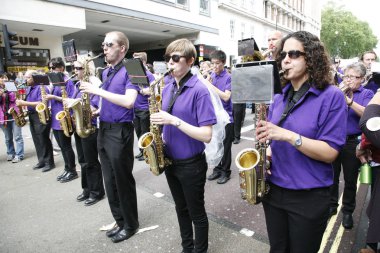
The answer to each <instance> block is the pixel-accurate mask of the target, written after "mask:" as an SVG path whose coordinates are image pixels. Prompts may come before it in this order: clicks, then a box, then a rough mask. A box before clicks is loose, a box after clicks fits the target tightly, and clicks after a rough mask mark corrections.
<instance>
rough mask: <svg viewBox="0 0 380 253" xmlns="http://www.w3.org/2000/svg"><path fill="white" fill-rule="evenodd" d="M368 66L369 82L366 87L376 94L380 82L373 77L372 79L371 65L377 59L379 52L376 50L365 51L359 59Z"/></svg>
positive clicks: (367, 75) (367, 77)
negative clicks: (376, 81)
mask: <svg viewBox="0 0 380 253" xmlns="http://www.w3.org/2000/svg"><path fill="white" fill-rule="evenodd" d="M359 60H360V61H361V62H362V63H363V64H364V65H365V67H366V68H367V73H366V76H365V77H366V79H367V80H366V81H367V82H368V83H367V84H366V85H365V86H364V88H365V89H369V90H372V91H373V93H374V94H375V93H376V92H377V89H379V88H380V86H379V84H377V83H375V81H374V80H373V79H370V78H371V76H372V72H371V67H372V62H375V61H376V60H377V54H376V53H375V51H366V52H364V53H363V54H362V55H361V57H360V59H359Z"/></svg>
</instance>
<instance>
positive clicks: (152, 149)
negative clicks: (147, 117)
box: [138, 69, 172, 176]
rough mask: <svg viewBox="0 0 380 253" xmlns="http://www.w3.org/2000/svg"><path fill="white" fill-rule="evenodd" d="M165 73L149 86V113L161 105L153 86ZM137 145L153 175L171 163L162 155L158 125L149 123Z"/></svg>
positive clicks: (162, 148)
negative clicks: (148, 130)
mask: <svg viewBox="0 0 380 253" xmlns="http://www.w3.org/2000/svg"><path fill="white" fill-rule="evenodd" d="M171 71H172V69H169V70H168V71H167V72H166V73H170V72H171ZM166 73H165V74H166ZM165 74H164V75H163V76H162V77H161V78H159V79H157V80H156V81H154V82H153V83H152V84H150V86H149V90H150V97H149V99H148V100H149V114H153V113H156V112H158V110H159V108H160V107H161V105H160V104H161V97H159V96H156V94H155V86H156V85H157V84H158V83H159V82H161V80H162V79H163V78H164V77H165ZM158 98H159V100H157V99H158ZM138 146H139V148H140V149H142V150H143V151H144V152H143V153H144V157H145V161H146V162H147V163H148V164H149V167H150V171H151V172H152V173H153V174H154V175H156V176H158V175H160V174H161V173H162V172H164V171H165V167H166V166H168V165H170V164H171V161H170V160H169V159H168V158H166V157H165V156H164V144H163V141H162V137H161V128H160V126H159V125H156V124H150V132H148V133H145V134H143V135H142V136H141V137H140V138H139V141H138Z"/></svg>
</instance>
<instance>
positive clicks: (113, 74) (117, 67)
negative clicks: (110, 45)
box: [99, 61, 124, 88]
mask: <svg viewBox="0 0 380 253" xmlns="http://www.w3.org/2000/svg"><path fill="white" fill-rule="evenodd" d="M123 66H124V65H123V61H121V62H119V63H118V64H117V65H116V66H115V68H113V69H111V68H109V70H108V73H107V79H106V80H105V81H104V82H103V83H102V84H101V85H100V86H99V88H102V87H103V86H104V85H105V84H106V83H108V81H110V80H111V79H112V78H113V77H114V76H115V75H116V73H117V72H119V70H120V69H121V67H123ZM111 70H112V71H111ZM110 72H111V74H110ZM110 82H111V81H110Z"/></svg>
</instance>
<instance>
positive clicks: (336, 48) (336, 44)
mask: <svg viewBox="0 0 380 253" xmlns="http://www.w3.org/2000/svg"><path fill="white" fill-rule="evenodd" d="M338 35H339V31H335V51H336V56H338V55H339V46H338V43H339V40H338Z"/></svg>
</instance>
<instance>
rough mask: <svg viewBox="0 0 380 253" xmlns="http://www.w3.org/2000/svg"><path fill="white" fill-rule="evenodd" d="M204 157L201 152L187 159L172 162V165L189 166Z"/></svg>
mask: <svg viewBox="0 0 380 253" xmlns="http://www.w3.org/2000/svg"><path fill="white" fill-rule="evenodd" d="M204 157H205V152H202V153H200V154H198V155H195V156H193V157H190V158H187V159H180V160H172V163H173V165H181V164H189V163H194V162H196V161H198V160H200V159H203V158H204Z"/></svg>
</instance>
